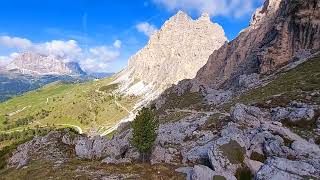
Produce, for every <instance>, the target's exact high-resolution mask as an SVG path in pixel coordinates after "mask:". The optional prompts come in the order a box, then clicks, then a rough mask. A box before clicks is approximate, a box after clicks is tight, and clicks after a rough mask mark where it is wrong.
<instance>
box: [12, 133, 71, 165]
mask: <svg viewBox="0 0 320 180" xmlns="http://www.w3.org/2000/svg"><path fill="white" fill-rule="evenodd" d="M64 134H65V132H56V131H52V132H50V133H48V134H47V135H46V136H44V137H35V138H33V139H32V140H31V141H28V142H26V143H24V144H21V145H19V146H18V147H17V149H16V150H15V151H14V152H13V155H12V156H11V158H10V159H9V160H8V166H9V167H17V168H22V167H23V166H26V165H27V164H28V162H30V161H31V160H37V159H45V160H50V161H54V162H55V161H57V160H63V159H66V158H69V157H70V156H72V155H70V153H68V152H70V151H72V149H71V147H66V146H64V144H63V143H62V141H61V139H62V136H63V135H64Z"/></svg>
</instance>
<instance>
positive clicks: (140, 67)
mask: <svg viewBox="0 0 320 180" xmlns="http://www.w3.org/2000/svg"><path fill="white" fill-rule="evenodd" d="M226 41H227V38H226V37H225V34H224V31H223V29H222V27H221V26H220V25H218V24H216V23H212V22H211V20H210V17H209V16H208V15H207V14H203V15H202V16H201V17H200V18H199V19H197V20H193V19H191V18H190V17H189V16H188V15H187V14H185V13H184V12H181V11H180V12H178V13H177V14H176V15H175V16H173V17H171V18H170V19H169V20H168V21H166V22H165V24H164V25H163V26H162V27H161V29H160V30H159V31H157V32H156V33H154V34H153V35H152V36H151V37H150V40H149V42H148V44H147V45H146V46H145V47H144V48H143V49H141V50H140V51H139V52H138V53H137V54H135V55H134V56H132V57H131V58H130V60H129V64H128V67H127V68H126V69H125V70H123V71H122V72H121V73H120V74H119V75H118V77H117V78H116V80H115V83H121V84H122V85H121V88H120V92H124V93H126V94H135V95H145V96H146V95H147V96H149V98H151V99H153V98H155V97H156V95H158V94H159V93H161V92H162V91H163V90H165V89H166V88H167V87H169V86H171V85H172V84H176V83H178V81H180V80H183V79H191V78H194V77H195V75H196V73H197V71H198V70H199V69H200V68H201V67H202V66H203V65H204V64H205V63H206V62H207V60H208V57H209V55H210V54H211V53H212V52H213V51H214V50H216V49H218V48H220V47H221V46H222V45H223V44H224V43H225V42H226ZM150 93H151V94H154V95H155V96H152V97H151V95H150Z"/></svg>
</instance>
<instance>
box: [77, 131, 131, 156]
mask: <svg viewBox="0 0 320 180" xmlns="http://www.w3.org/2000/svg"><path fill="white" fill-rule="evenodd" d="M130 137H132V130H128V131H125V132H123V133H121V134H118V135H117V136H115V137H114V138H113V139H112V140H108V139H106V138H104V137H94V138H88V137H85V136H82V137H81V138H79V139H77V141H76V143H75V144H76V145H75V151H76V154H77V156H78V157H80V158H84V159H101V158H105V157H111V158H116V159H119V158H121V157H122V156H125V155H126V152H128V150H129V148H131V147H130V144H129V139H130ZM132 155H133V154H132Z"/></svg>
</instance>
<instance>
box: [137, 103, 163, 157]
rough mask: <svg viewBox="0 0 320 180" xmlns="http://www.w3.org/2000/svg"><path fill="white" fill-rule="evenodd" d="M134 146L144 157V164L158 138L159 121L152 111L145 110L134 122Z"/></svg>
mask: <svg viewBox="0 0 320 180" xmlns="http://www.w3.org/2000/svg"><path fill="white" fill-rule="evenodd" d="M132 128H133V139H132V144H133V146H134V147H136V148H137V149H138V150H139V152H140V154H141V155H142V160H143V162H144V161H145V158H146V157H148V156H149V155H150V153H151V151H152V147H153V143H154V141H155V140H156V138H157V132H156V131H157V128H158V121H157V120H156V118H155V113H154V112H153V110H152V109H149V108H143V109H142V110H141V111H140V112H139V114H138V116H137V117H136V118H135V120H134V121H133V122H132Z"/></svg>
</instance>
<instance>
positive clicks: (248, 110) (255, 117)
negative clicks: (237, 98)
mask: <svg viewBox="0 0 320 180" xmlns="http://www.w3.org/2000/svg"><path fill="white" fill-rule="evenodd" d="M230 114H231V118H232V120H233V121H234V122H237V123H246V124H249V125H254V126H259V125H260V121H263V120H266V119H267V117H268V114H267V113H265V112H262V111H261V110H260V109H259V108H257V107H254V106H246V105H244V104H236V105H235V107H233V108H232V109H231V112H230Z"/></svg>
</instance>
